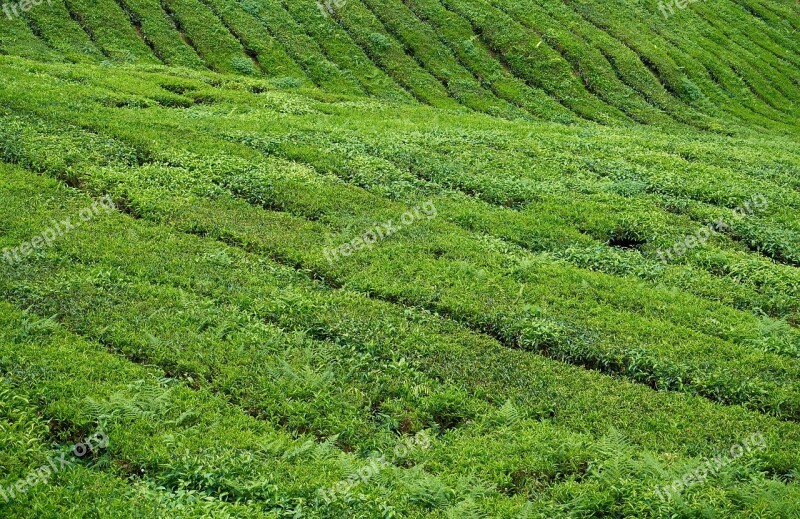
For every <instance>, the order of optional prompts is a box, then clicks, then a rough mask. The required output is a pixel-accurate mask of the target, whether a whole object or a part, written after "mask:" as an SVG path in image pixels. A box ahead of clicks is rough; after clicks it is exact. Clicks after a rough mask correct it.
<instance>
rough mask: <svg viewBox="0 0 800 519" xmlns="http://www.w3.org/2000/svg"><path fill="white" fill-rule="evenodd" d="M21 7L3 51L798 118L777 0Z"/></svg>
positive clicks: (454, 97)
mask: <svg viewBox="0 0 800 519" xmlns="http://www.w3.org/2000/svg"><path fill="white" fill-rule="evenodd" d="M12 5H13V4H12ZM659 6H660V7H659ZM671 13H674V14H671ZM19 14H20V15H21V16H19V17H12V16H10V18H12V19H11V20H5V21H4V27H3V29H4V31H3V34H2V37H0V53H3V54H10V55H20V56H25V57H30V58H34V59H48V60H53V61H65V62H75V63H100V62H103V63H134V64H141V65H145V64H156V63H158V64H164V65H167V66H171V67H176V66H180V67H190V68H195V69H207V70H213V71H216V72H221V73H232V74H246V75H250V76H253V77H267V78H273V79H275V80H276V81H277V83H278V84H295V82H296V83H299V84H305V85H308V86H311V85H313V86H318V87H321V88H324V89H325V90H327V91H329V92H337V93H342V94H352V95H366V94H368V95H371V96H375V97H377V98H381V99H388V100H399V101H408V102H411V101H412V100H416V101H417V102H420V103H423V104H428V105H431V106H434V107H442V108H455V107H459V106H463V107H467V108H470V109H472V110H475V111H478V112H483V113H488V114H493V115H499V116H502V117H507V118H534V119H543V120H550V121H559V122H569V121H575V120H578V119H587V120H592V121H597V122H601V123H604V124H626V125H630V124H634V123H641V124H647V125H658V126H674V125H679V126H681V125H689V126H694V127H697V128H701V129H712V130H714V131H720V132H726V131H730V127H731V126H740V125H746V126H748V127H758V128H778V129H782V130H785V131H788V130H790V129H792V128H796V125H797V121H798V114H799V113H800V109H798V107H797V104H796V103H797V101H798V100H800V75H799V74H798V65H800V38H798V37H797V32H796V31H797V28H798V26H800V12H798V7H797V3H796V2H791V1H788V0H786V1H769V2H762V1H754V0H715V1H714V2H698V3H694V4H691V5H690V6H689V7H688V8H685V9H683V10H681V9H679V8H678V7H677V6H676V5H675V4H670V3H669V2H667V5H666V6H664V4H663V3H661V4H658V5H656V3H655V2H649V1H648V2H636V3H631V2H622V1H616V2H608V1H602V2H601V1H597V0H581V1H578V2H568V3H561V2H554V1H552V0H547V1H541V0H539V1H534V0H521V1H517V0H515V1H510V0H405V1H403V0H337V1H335V2H331V1H328V2H327V3H322V2H316V3H315V1H314V0H298V1H296V2H288V1H282V0H162V1H161V2H160V3H159V2H156V1H154V0H101V1H100V2H99V3H98V2H88V1H86V0H48V2H47V3H46V4H43V5H41V6H38V7H37V8H36V9H29V10H28V11H27V12H23V11H21V10H20V11H19Z"/></svg>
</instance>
